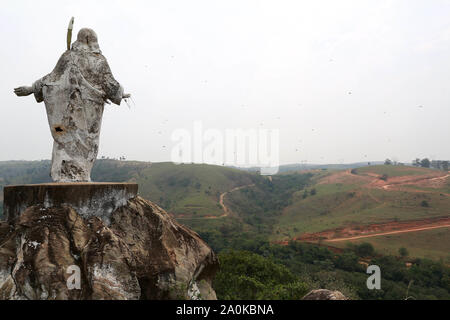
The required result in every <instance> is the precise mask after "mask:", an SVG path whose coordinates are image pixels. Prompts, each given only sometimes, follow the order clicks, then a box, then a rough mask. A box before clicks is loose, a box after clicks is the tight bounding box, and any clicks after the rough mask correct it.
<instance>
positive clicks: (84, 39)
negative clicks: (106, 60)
mask: <svg viewBox="0 0 450 320" xmlns="http://www.w3.org/2000/svg"><path fill="white" fill-rule="evenodd" d="M72 50H79V51H86V52H93V53H102V52H101V51H100V47H99V45H98V39H97V34H96V33H95V31H94V30H92V29H89V28H83V29H81V30H80V31H79V32H78V36H77V41H75V42H74V43H73V45H72Z"/></svg>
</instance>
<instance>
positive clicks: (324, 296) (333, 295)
mask: <svg viewBox="0 0 450 320" xmlns="http://www.w3.org/2000/svg"><path fill="white" fill-rule="evenodd" d="M302 300H348V299H347V298H346V297H345V296H344V295H343V294H342V293H341V292H340V291H331V290H327V289H318V290H312V291H310V292H309V293H308V294H307V295H305V296H304V297H303V298H302Z"/></svg>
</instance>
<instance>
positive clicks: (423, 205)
mask: <svg viewBox="0 0 450 320" xmlns="http://www.w3.org/2000/svg"><path fill="white" fill-rule="evenodd" d="M420 205H421V206H422V207H424V208H428V207H429V206H430V204H429V203H428V201H427V200H423V201H422V202H421V203H420Z"/></svg>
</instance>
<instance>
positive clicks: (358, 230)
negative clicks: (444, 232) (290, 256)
mask: <svg viewBox="0 0 450 320" xmlns="http://www.w3.org/2000/svg"><path fill="white" fill-rule="evenodd" d="M447 227H450V217H440V218H430V219H420V220H408V221H393V222H386V223H376V224H370V225H360V226H346V227H341V228H336V229H332V230H325V231H322V232H317V233H305V234H303V235H301V236H299V237H297V238H295V239H294V240H297V241H305V242H315V241H319V240H325V241H330V242H337V241H348V240H356V239H360V238H369V237H377V236H382V235H389V234H398V233H406V232H417V231H423V230H430V229H437V228H447Z"/></svg>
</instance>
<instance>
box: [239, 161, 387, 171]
mask: <svg viewBox="0 0 450 320" xmlns="http://www.w3.org/2000/svg"><path fill="white" fill-rule="evenodd" d="M383 163H384V162H383V161H372V162H355V163H334V164H333V163H331V164H308V163H293V164H285V165H281V166H280V167H279V168H278V173H289V172H295V171H306V170H317V169H329V170H345V169H353V168H360V167H367V166H373V165H381V164H383ZM233 168H236V169H239V170H243V171H249V172H256V171H259V170H260V168H257V167H251V168H243V167H233Z"/></svg>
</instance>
